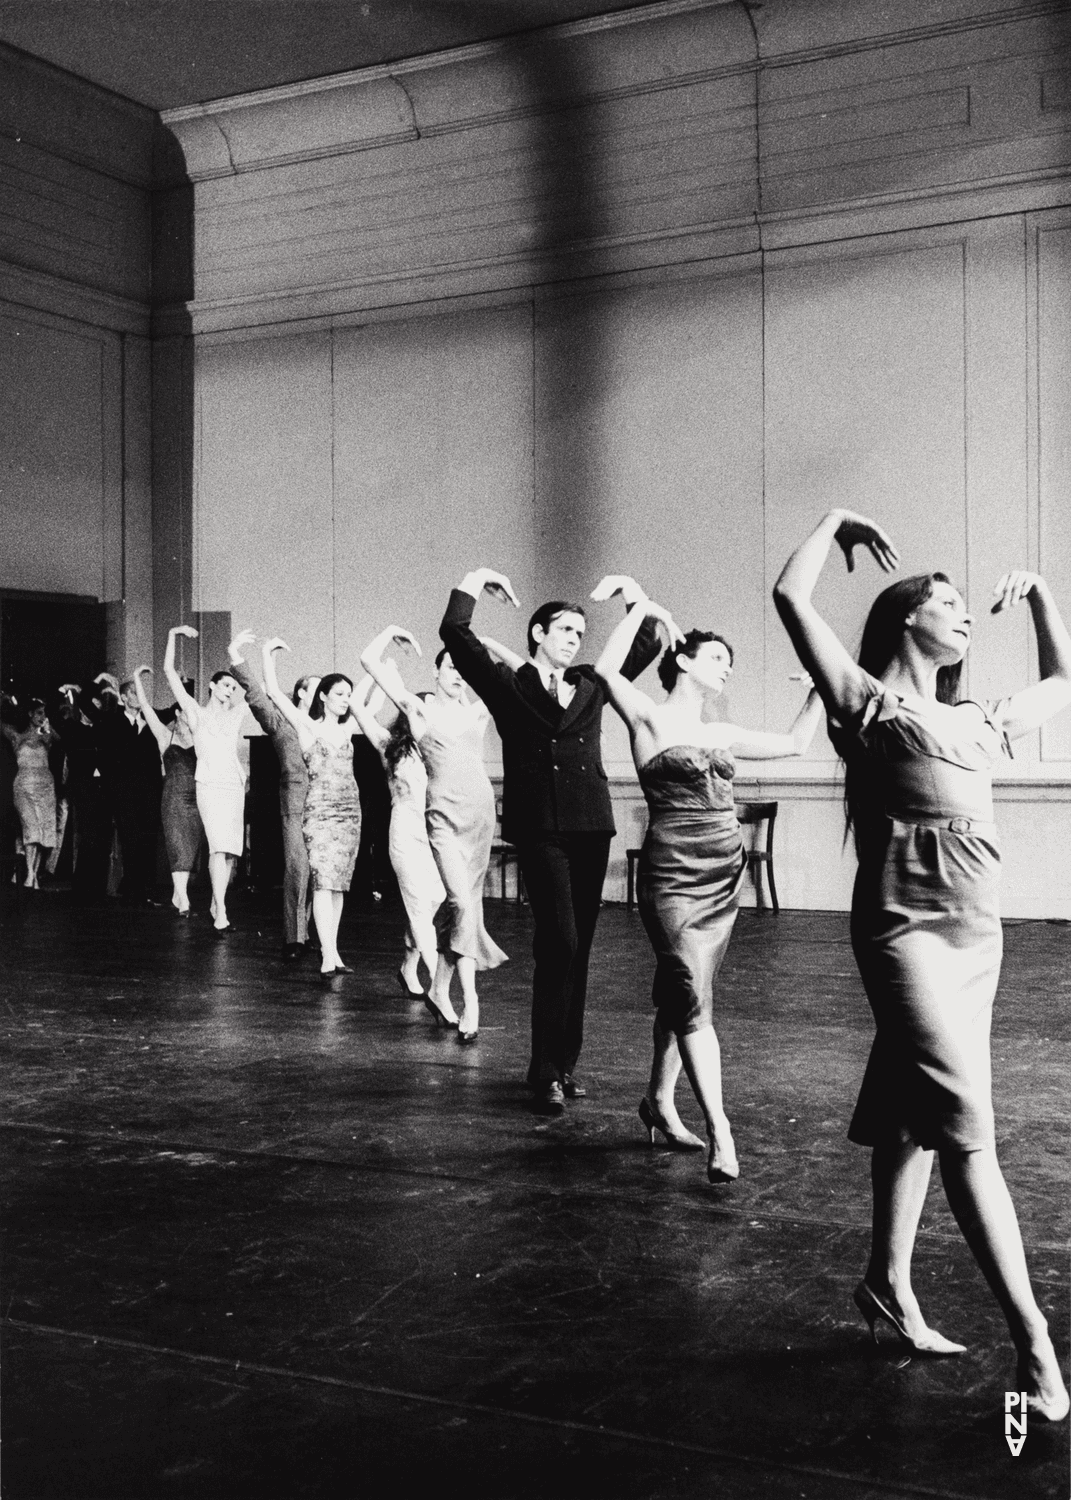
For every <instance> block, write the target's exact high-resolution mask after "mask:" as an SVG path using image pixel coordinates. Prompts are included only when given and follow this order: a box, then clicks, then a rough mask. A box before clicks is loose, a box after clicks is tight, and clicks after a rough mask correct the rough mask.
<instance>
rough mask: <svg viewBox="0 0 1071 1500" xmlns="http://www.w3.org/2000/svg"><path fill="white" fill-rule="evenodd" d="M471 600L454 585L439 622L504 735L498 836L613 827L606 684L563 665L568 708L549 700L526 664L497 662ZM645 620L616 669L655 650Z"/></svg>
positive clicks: (519, 838) (639, 667) (588, 670)
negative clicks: (605, 751) (475, 624)
mask: <svg viewBox="0 0 1071 1500" xmlns="http://www.w3.org/2000/svg"><path fill="white" fill-rule="evenodd" d="M475 608H476V601H475V599H473V597H472V595H471V594H466V593H463V592H462V591H461V590H460V589H455V590H454V591H453V593H452V594H451V595H450V602H449V604H448V605H447V606H446V614H445V615H444V616H443V620H442V624H441V625H440V627H439V634H440V635H441V636H442V639H443V645H444V646H445V647H446V649H447V651H449V653H450V657H451V659H452V661H453V663H454V666H455V667H456V668H457V669H458V671H459V672H460V673H461V675H462V677H463V678H464V679H465V681H466V682H467V683H468V684H469V686H470V687H471V688H472V690H473V692H475V693H477V694H479V696H480V697H481V698H482V699H483V701H484V703H486V705H487V707H488V709H489V710H490V712H491V716H492V717H493V719H494V721H495V726H496V728H497V729H498V732H499V734H500V735H501V737H502V764H503V769H504V772H505V776H504V782H503V788H502V837H503V838H505V839H508V840H509V842H510V843H513V844H523V843H525V842H527V841H530V840H532V839H535V838H538V837H539V836H540V835H541V834H545V833H613V832H614V831H615V830H614V815H613V809H612V807H611V803H610V789H609V786H608V785H607V780H606V772H605V770H604V769H603V764H602V711H603V709H604V708H605V707H606V701H607V699H606V689H605V687H604V686H603V684H602V681H601V679H600V678H598V677H596V675H595V670H594V668H593V667H588V666H582V667H569V668H567V670H566V672H565V681H566V682H567V683H569V684H570V686H571V687H572V688H573V689H574V692H573V697H572V701H571V702H570V703H569V706H568V707H567V708H562V707H561V706H560V705H559V704H557V703H555V702H554V700H553V698H551V696H550V694H549V693H548V692H547V690H546V688H545V687H544V686H543V682H542V679H541V678H540V675H539V673H538V671H537V670H536V668H535V667H534V666H533V665H532V663H531V662H525V664H524V665H523V666H522V667H519V668H518V669H517V671H516V672H514V671H513V670H512V669H511V668H510V667H507V666H506V665H505V663H504V662H499V661H496V660H495V659H494V658H493V657H492V656H491V654H490V652H489V651H488V650H487V648H486V647H485V646H484V645H483V643H482V642H481V641H480V639H479V637H478V636H476V635H475V634H474V633H473V630H472V625H471V621H472V614H473V611H474V609H475ZM658 651H659V646H658V635H657V630H656V627H655V624H654V622H653V621H652V620H645V621H644V623H643V625H642V627H641V629H640V633H639V635H638V636H637V637H636V641H635V644H634V645H633V647H632V650H631V651H630V652H629V655H628V659H627V660H626V662H625V665H624V667H623V668H622V672H623V674H624V675H625V676H626V677H628V678H634V677H638V676H639V675H640V673H641V672H642V671H643V669H644V668H645V667H646V666H648V665H649V664H650V663H651V662H652V661H653V660H654V659H655V657H656V656H657V655H658Z"/></svg>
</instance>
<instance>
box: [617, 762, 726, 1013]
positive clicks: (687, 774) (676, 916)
mask: <svg viewBox="0 0 1071 1500" xmlns="http://www.w3.org/2000/svg"><path fill="white" fill-rule="evenodd" d="M735 774H736V763H735V761H734V760H733V757H732V756H731V755H730V754H729V753H728V751H725V750H711V749H702V748H700V747H699V746H695V745H673V746H671V747H670V748H669V749H667V750H660V751H659V753H658V754H657V755H655V756H652V758H651V759H650V760H649V761H648V762H647V764H646V765H645V766H644V767H643V768H642V769H641V770H640V772H639V778H640V786H641V787H642V789H643V794H644V796H645V797H646V799H647V808H648V812H649V814H650V821H649V823H648V825H647V834H646V837H645V838H644V841H643V847H642V849H641V850H640V860H639V871H638V880H637V895H638V899H639V908H640V916H641V917H642V919H643V925H644V927H645V928H646V929H647V936H648V937H649V938H650V940H651V946H652V948H653V949H654V951H655V957H656V959H657V961H658V964H657V968H656V969H655V977H654V990H653V996H652V998H653V1000H654V1004H655V1008H656V1010H657V1012H658V1024H659V1026H660V1027H661V1029H662V1030H663V1031H667V1032H673V1033H675V1034H676V1035H677V1036H687V1035H688V1034H689V1033H690V1032H693V1031H699V1030H701V1029H702V1028H703V1027H705V1026H710V1025H711V1024H712V1020H713V1011H714V983H715V980H716V979H717V977H718V971H719V969H720V968H721V965H722V961H723V959H724V958H725V951H726V949H727V948H728V946H729V938H730V937H731V935H732V930H733V924H734V923H735V921H736V914H737V909H738V906H739V901H740V887H741V885H742V883H743V879H744V872H745V870H746V869H747V856H746V854H745V852H744V846H743V840H742V838H741V834H740V824H739V823H738V822H737V819H736V812H735V809H734V804H733V776H734V775H735Z"/></svg>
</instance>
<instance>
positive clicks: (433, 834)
mask: <svg viewBox="0 0 1071 1500" xmlns="http://www.w3.org/2000/svg"><path fill="white" fill-rule="evenodd" d="M391 641H394V642H396V643H397V644H399V645H401V646H412V648H413V650H414V651H416V653H417V655H419V654H420V647H419V646H418V645H417V643H416V641H415V640H414V639H413V637H412V636H411V635H410V634H409V632H408V630H402V629H400V628H399V627H398V626H396V625H388V627H387V628H386V630H383V631H381V632H380V633H379V635H377V636H376V638H375V640H374V641H373V642H372V644H371V645H370V646H369V647H368V648H367V650H366V651H364V652H363V653H362V655H361V665H362V666H363V667H364V669H365V671H366V672H367V673H368V674H369V676H371V677H372V678H373V679H374V680H375V682H376V683H378V685H379V686H380V687H381V688H382V689H383V691H384V692H385V693H386V695H387V697H388V698H389V699H390V700H391V702H392V703H394V704H395V706H396V707H397V708H399V709H401V711H402V713H403V714H404V715H405V716H406V718H407V719H408V721H409V728H410V731H411V733H412V736H413V740H414V742H415V743H416V744H417V745H418V746H419V748H420V754H421V755H422V756H423V758H424V763H425V765H426V766H427V770H428V803H427V827H428V840H429V842H430V844H431V847H432V851H433V853H434V855H435V861H436V863H437V865H438V866H439V874H440V875H441V876H442V882H443V885H444V886H445V888H446V900H445V901H444V902H443V904H442V906H441V907H440V908H439V911H438V913H437V915H436V919H435V927H436V934H437V945H438V958H437V961H436V965H435V977H434V979H433V980H432V986H431V994H430V996H429V1002H430V1003H429V1009H430V1010H432V1011H433V1012H434V1013H435V1016H436V1019H437V1020H438V1021H441V1022H442V1023H443V1024H444V1025H446V1026H456V1027H457V1036H458V1041H459V1042H474V1041H475V1040H476V1038H477V1034H478V1031H479V1026H480V1002H479V997H478V996H477V993H476V973H477V970H482V969H494V968H497V967H498V965H499V964H502V963H505V962H506V954H505V953H503V951H502V949H501V948H500V947H499V946H498V944H497V943H496V942H494V941H493V939H492V938H491V937H490V936H489V935H488V933H487V929H486V928H485V927H484V924H483V884H484V880H485V878H486V875H487V866H488V864H489V863H490V859H491V844H492V842H493V840H494V836H495V794H494V789H493V787H492V786H491V781H490V778H489V776H488V775H487V772H486V770H485V769H484V764H483V738H484V734H485V733H486V731H487V725H488V721H489V717H490V716H489V714H488V712H487V709H486V708H485V707H484V705H483V703H481V702H479V701H478V700H477V702H475V703H470V702H469V701H468V699H467V698H466V696H465V684H464V682H463V681H462V679H461V674H460V672H459V671H458V670H457V668H456V667H455V666H454V663H453V661H452V660H451V658H450V655H449V653H448V652H446V651H440V652H439V655H438V656H437V657H436V658H435V691H434V693H433V694H432V695H431V697H430V698H421V697H418V696H417V694H415V693H410V692H409V691H408V690H407V688H406V686H405V684H404V682H403V681H402V677H401V673H400V672H399V670H398V667H397V665H396V663H395V662H393V661H391V660H389V659H385V658H384V655H383V653H384V651H386V649H387V647H388V645H389V644H390V643H391ZM455 972H456V973H457V977H458V981H459V983H460V987H461V1014H460V1016H458V1015H457V1014H456V1012H455V1011H454V1007H453V1005H452V1003H451V1001H450V984H451V980H452V979H453V976H454V973H455Z"/></svg>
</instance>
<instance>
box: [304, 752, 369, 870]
mask: <svg viewBox="0 0 1071 1500" xmlns="http://www.w3.org/2000/svg"><path fill="white" fill-rule="evenodd" d="M305 764H306V766H307V767H308V769H309V789H308V791H307V792H306V794H305V810H304V812H303V813H302V816H301V831H302V833H303V834H304V836H305V847H306V849H307V850H308V852H309V869H310V871H311V872H312V888H313V890H314V891H348V890H349V888H350V882H351V881H352V879H353V868H354V866H355V865H356V863H357V850H358V848H359V847H360V843H361V799H360V795H359V793H358V791H357V782H356V780H355V778H354V775H353V740H352V738H350V739H347V740H346V741H344V743H343V744H341V745H329V744H328V743H327V741H326V740H321V739H317V740H314V741H313V743H312V748H311V749H309V750H306V751H305Z"/></svg>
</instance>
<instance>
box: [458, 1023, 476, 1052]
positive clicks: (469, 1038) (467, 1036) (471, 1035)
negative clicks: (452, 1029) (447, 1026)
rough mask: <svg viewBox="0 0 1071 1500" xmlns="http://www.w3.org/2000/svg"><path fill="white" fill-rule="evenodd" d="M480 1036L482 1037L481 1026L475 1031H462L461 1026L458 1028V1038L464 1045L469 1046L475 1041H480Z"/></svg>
mask: <svg viewBox="0 0 1071 1500" xmlns="http://www.w3.org/2000/svg"><path fill="white" fill-rule="evenodd" d="M479 1038H480V1028H479V1027H477V1028H476V1030H475V1031H462V1030H461V1027H460V1026H458V1028H457V1039H458V1042H459V1043H460V1045H461V1046H462V1047H468V1046H470V1045H471V1044H472V1043H473V1042H476V1041H479Z"/></svg>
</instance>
